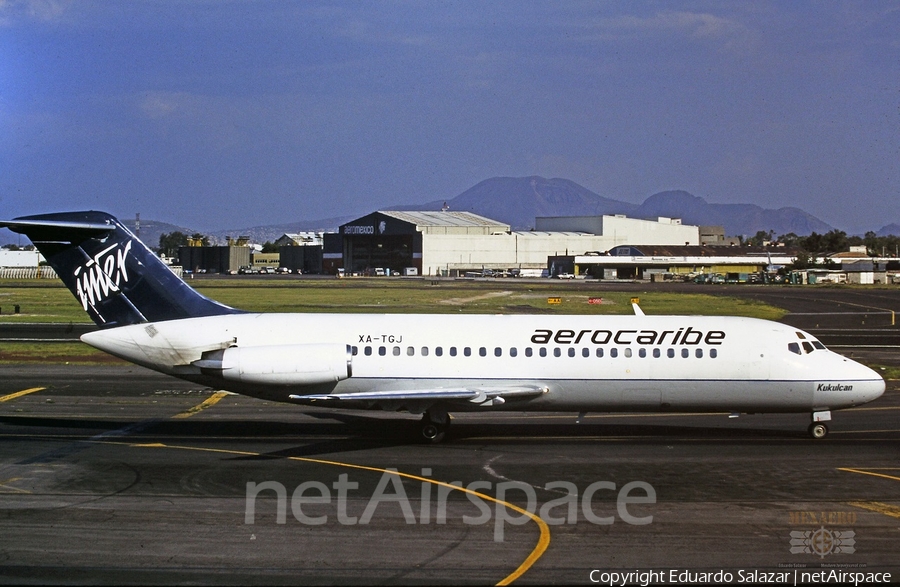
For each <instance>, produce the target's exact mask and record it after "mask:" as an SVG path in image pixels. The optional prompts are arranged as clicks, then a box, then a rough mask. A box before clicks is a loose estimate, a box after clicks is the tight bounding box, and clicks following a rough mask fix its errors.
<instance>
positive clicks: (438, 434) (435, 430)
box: [422, 423, 447, 444]
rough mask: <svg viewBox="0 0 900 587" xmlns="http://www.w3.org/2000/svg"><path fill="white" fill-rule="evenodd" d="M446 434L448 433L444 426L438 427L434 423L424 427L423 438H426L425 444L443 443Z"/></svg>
mask: <svg viewBox="0 0 900 587" xmlns="http://www.w3.org/2000/svg"><path fill="white" fill-rule="evenodd" d="M446 434H447V431H446V429H445V427H444V426H438V425H437V424H432V423H428V424H425V425H424V426H422V437H423V438H425V442H428V443H430V444H438V443H440V442H442V441H443V440H444V436H445V435H446Z"/></svg>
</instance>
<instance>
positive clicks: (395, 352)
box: [393, 346, 400, 357]
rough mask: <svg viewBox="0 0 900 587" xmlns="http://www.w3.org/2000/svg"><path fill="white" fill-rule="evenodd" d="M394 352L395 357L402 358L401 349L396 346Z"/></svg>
mask: <svg viewBox="0 0 900 587" xmlns="http://www.w3.org/2000/svg"><path fill="white" fill-rule="evenodd" d="M393 352H394V356H395V357H399V356H400V347H398V346H395V347H394V351H393Z"/></svg>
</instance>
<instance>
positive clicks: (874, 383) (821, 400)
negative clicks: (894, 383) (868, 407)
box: [813, 359, 885, 408]
mask: <svg viewBox="0 0 900 587" xmlns="http://www.w3.org/2000/svg"><path fill="white" fill-rule="evenodd" d="M884 389H885V384H884V379H883V378H882V377H881V375H879V374H878V373H877V372H876V371H874V370H872V369H870V368H869V367H866V366H865V365H861V364H860V363H857V362H856V361H852V360H850V359H844V361H843V362H842V363H841V364H840V367H839V368H838V369H837V370H836V371H833V372H831V373H829V376H828V377H827V379H822V380H820V381H817V382H816V388H815V394H814V396H813V397H814V403H815V405H816V406H822V407H830V408H849V407H852V406H858V405H861V404H865V403H868V402H870V401H872V400H875V399H878V398H879V397H881V395H882V394H883V393H884Z"/></svg>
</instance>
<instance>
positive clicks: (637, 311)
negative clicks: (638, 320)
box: [631, 298, 645, 316]
mask: <svg viewBox="0 0 900 587" xmlns="http://www.w3.org/2000/svg"><path fill="white" fill-rule="evenodd" d="M640 303H641V298H631V307H632V308H634V315H635V316H644V315H645V314H644V311H643V310H641V307H640V306H639V305H638V304H640Z"/></svg>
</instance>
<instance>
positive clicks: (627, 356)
mask: <svg viewBox="0 0 900 587" xmlns="http://www.w3.org/2000/svg"><path fill="white" fill-rule="evenodd" d="M625 357H626V358H629V359H630V358H631V349H630V348H628V349H625Z"/></svg>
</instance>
